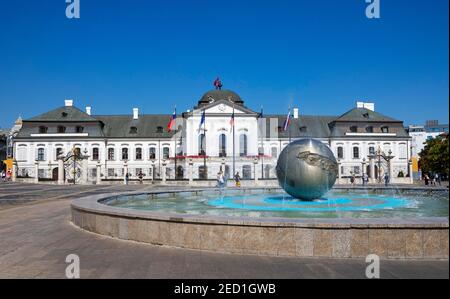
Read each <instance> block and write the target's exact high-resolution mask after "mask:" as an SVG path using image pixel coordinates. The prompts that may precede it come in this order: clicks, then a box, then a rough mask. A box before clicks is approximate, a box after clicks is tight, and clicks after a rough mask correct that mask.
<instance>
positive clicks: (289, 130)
mask: <svg viewBox="0 0 450 299" xmlns="http://www.w3.org/2000/svg"><path fill="white" fill-rule="evenodd" d="M286 121H287V125H288V127H289V128H288V134H289V143H291V125H292V124H291V123H290V122H291V106H290V105H289V113H288V119H287V120H286Z"/></svg>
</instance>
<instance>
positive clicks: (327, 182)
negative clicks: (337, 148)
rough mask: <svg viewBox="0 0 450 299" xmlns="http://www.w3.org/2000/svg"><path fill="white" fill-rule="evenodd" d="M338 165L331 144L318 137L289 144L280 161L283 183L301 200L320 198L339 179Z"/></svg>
mask: <svg viewBox="0 0 450 299" xmlns="http://www.w3.org/2000/svg"><path fill="white" fill-rule="evenodd" d="M337 167H338V164H337V161H336V159H335V157H334V155H333V152H332V151H331V150H330V148H329V147H328V146H326V145H325V144H323V143H322V142H320V141H318V140H315V139H300V140H297V141H294V142H292V143H290V144H289V145H287V146H286V147H285V148H284V150H283V151H282V152H281V154H280V157H279V158H278V163H277V168H276V172H277V177H278V182H279V183H280V186H281V187H282V188H283V189H284V191H286V192H287V193H288V194H289V195H291V196H292V197H295V198H298V199H301V200H314V199H319V198H321V197H322V196H323V195H324V194H325V193H327V192H328V191H329V190H331V188H333V185H334V183H335V182H336V177H337V172H338V168H337Z"/></svg>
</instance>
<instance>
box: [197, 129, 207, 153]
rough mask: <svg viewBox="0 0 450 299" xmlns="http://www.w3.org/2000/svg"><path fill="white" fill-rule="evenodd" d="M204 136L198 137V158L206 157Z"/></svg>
mask: <svg viewBox="0 0 450 299" xmlns="http://www.w3.org/2000/svg"><path fill="white" fill-rule="evenodd" d="M205 141H206V140H205V134H200V135H198V154H199V155H200V156H205V155H206V142H205Z"/></svg>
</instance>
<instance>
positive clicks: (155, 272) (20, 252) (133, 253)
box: [0, 183, 449, 279]
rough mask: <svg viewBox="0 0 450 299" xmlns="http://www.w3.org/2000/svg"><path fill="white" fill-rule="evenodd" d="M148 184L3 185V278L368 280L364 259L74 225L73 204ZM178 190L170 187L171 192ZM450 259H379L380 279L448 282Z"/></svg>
mask: <svg viewBox="0 0 450 299" xmlns="http://www.w3.org/2000/svg"><path fill="white" fill-rule="evenodd" d="M149 189H152V187H151V186H148V185H143V186H142V185H134V186H121V185H117V186H63V187H61V186H52V185H32V184H15V183H1V184H0V235H1V236H2V237H1V238H0V278H61V279H64V278H66V276H65V269H66V267H67V263H66V262H65V258H66V256H67V255H69V254H77V255H79V257H80V264H81V272H80V276H81V278H180V279H187V278H197V279H201V278H218V279H225V278H236V279H239V278H242V279H258V278H259V279H263V278H361V279H363V278H365V277H366V276H365V269H366V267H367V264H366V261H365V259H363V258H361V259H332V258H325V259H322V258H292V257H269V256H257V255H239V254H221V253H213V252H208V251H202V250H188V249H179V248H172V247H167V246H154V245H149V244H142V243H137V242H130V241H122V240H118V239H113V238H110V237H106V236H101V235H97V234H93V233H88V232H86V231H82V230H81V229H79V228H77V227H75V226H74V225H73V224H71V221H70V220H71V219H70V204H71V202H72V200H73V199H74V198H78V197H82V196H88V195H95V194H102V193H116V192H126V191H142V192H145V191H149ZM173 190H174V188H173V187H172V188H171V191H173ZM448 276H449V267H448V260H421V261H419V260H406V261H405V260H382V261H381V278H448Z"/></svg>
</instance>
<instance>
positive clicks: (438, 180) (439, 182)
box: [436, 173, 442, 186]
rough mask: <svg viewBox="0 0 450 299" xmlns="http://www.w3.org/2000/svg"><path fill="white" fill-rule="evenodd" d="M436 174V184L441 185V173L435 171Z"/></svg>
mask: <svg viewBox="0 0 450 299" xmlns="http://www.w3.org/2000/svg"><path fill="white" fill-rule="evenodd" d="M436 176H437V178H436V179H437V182H438V184H439V186H442V178H441V175H440V174H438V173H436Z"/></svg>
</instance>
